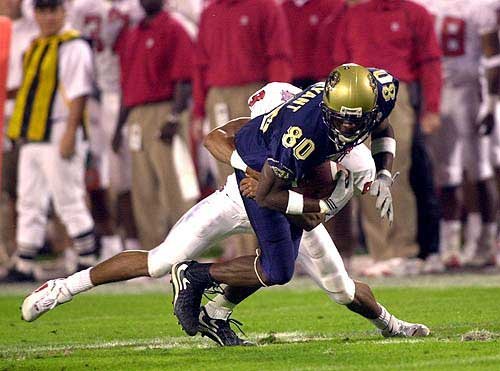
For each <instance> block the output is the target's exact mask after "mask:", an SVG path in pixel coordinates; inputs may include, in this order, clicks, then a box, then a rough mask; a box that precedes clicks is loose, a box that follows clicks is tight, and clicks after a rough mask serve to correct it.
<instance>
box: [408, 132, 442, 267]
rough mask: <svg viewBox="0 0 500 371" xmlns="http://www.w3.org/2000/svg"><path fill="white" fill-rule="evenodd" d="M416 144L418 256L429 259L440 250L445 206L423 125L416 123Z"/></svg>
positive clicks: (414, 184)
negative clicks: (440, 197) (440, 231)
mask: <svg viewBox="0 0 500 371" xmlns="http://www.w3.org/2000/svg"><path fill="white" fill-rule="evenodd" d="M415 127H416V129H415V135H414V136H413V145H412V165H411V169H410V184H411V186H412V188H413V192H414V193H415V197H416V199H417V224H418V228H417V241H418V244H419V245H420V250H419V253H418V257H419V258H421V259H425V258H427V257H428V256H429V255H430V254H435V253H437V252H438V251H439V220H440V218H441V207H440V203H439V198H438V197H437V194H436V188H435V186H434V172H433V168H432V163H431V160H430V157H429V153H428V152H427V148H426V144H425V136H424V135H423V133H422V131H421V130H420V125H418V124H417V125H415Z"/></svg>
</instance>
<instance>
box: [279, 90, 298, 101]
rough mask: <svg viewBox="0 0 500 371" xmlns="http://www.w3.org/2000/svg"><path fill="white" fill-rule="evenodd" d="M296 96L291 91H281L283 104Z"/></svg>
mask: <svg viewBox="0 0 500 371" xmlns="http://www.w3.org/2000/svg"><path fill="white" fill-rule="evenodd" d="M294 96H295V94H293V93H292V92H291V91H288V90H282V91H281V101H282V102H287V101H289V100H290V99H292V98H293V97H294Z"/></svg>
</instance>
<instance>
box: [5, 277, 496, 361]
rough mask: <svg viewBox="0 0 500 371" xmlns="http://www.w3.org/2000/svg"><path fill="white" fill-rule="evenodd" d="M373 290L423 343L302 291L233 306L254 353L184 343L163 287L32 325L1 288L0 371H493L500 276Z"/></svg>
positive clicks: (78, 307) (87, 301) (197, 341)
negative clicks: (414, 327) (426, 331)
mask: <svg viewBox="0 0 500 371" xmlns="http://www.w3.org/2000/svg"><path fill="white" fill-rule="evenodd" d="M443 282H444V283H443ZM401 284H402V285H403V286H404V287H403V286H399V285H401ZM374 286H375V290H374V291H375V294H376V295H377V297H378V299H379V300H380V301H381V302H382V303H384V304H385V306H386V307H387V308H388V309H390V310H391V311H392V312H393V313H394V314H396V315H397V316H399V317H400V318H404V319H407V320H410V321H419V322H423V323H426V324H427V325H428V326H429V327H430V328H431V331H432V336H430V337H429V338H426V339H384V338H382V337H380V336H379V335H378V334H377V333H376V332H375V330H374V328H373V327H372V326H371V324H370V323H369V322H367V321H366V320H364V319H362V318H360V317H358V316H356V315H354V314H352V313H350V312H349V311H347V310H346V309H345V308H343V307H341V306H339V305H336V304H334V303H332V302H331V301H330V300H329V299H328V298H327V297H326V296H325V295H324V294H323V293H322V292H320V291H318V290H317V289H315V288H314V287H313V286H310V285H309V284H307V283H304V282H302V283H300V282H299V284H295V285H294V286H292V287H290V288H280V289H268V290H267V291H265V290H262V292H260V293H258V294H256V295H255V296H254V297H252V298H250V299H249V300H248V301H247V302H245V303H244V304H242V305H241V306H240V308H239V309H238V310H237V312H236V313H235V317H236V318H237V319H239V320H241V321H242V322H244V323H245V326H244V330H245V331H246V333H247V337H248V338H250V339H251V340H255V341H257V343H258V344H259V345H258V346H256V347H237V348H219V347H217V346H215V344H214V343H212V342H210V341H209V340H206V339H202V338H201V337H192V338H190V337H187V336H184V334H183V332H182V331H181V330H180V327H179V326H178V325H177V322H176V319H175V318H174V316H173V314H172V305H171V303H170V301H171V293H170V291H169V287H168V286H167V284H166V283H165V282H163V283H160V284H158V283H156V284H154V285H149V284H142V285H141V284H138V285H133V284H132V285H131V284H128V285H123V284H122V285H113V286H112V287H111V289H100V290H96V291H95V292H94V293H92V294H84V295H80V296H78V297H76V298H75V299H74V300H73V301H72V302H70V303H69V304H65V305H63V306H61V307H59V308H57V309H55V310H54V311H52V312H50V313H48V314H46V315H45V316H43V317H41V318H40V319H39V320H38V321H36V322H34V323H24V322H22V321H21V320H20V313H19V309H18V307H19V304H20V302H21V301H22V297H23V295H22V294H21V293H24V292H26V291H27V289H28V288H27V287H19V286H9V287H2V289H1V291H0V313H1V316H0V370H19V369H30V370H32V369H35V370H75V369H84V370H106V369H116V370H128V369H134V370H166V369H174V370H209V369H217V370H332V369H335V370H411V369H419V370H422V369H423V370H434V369H436V370H443V369H449V370H462V369H470V370H500V276H482V277H481V276H479V277H477V276H474V277H470V279H467V276H466V277H465V278H463V277H462V278H460V282H458V283H457V282H456V280H455V279H454V278H453V277H448V278H447V279H445V280H444V281H443V280H442V279H441V278H433V277H430V278H422V279H420V278H419V279H418V280H414V279H410V280H407V281H406V282H405V281H402V282H401V281H400V280H393V281H387V282H375V283H374ZM407 286H409V287H407Z"/></svg>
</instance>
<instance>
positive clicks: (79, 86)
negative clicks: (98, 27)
mask: <svg viewBox="0 0 500 371" xmlns="http://www.w3.org/2000/svg"><path fill="white" fill-rule="evenodd" d="M61 48H64V50H60V61H59V66H60V69H59V82H60V84H62V86H63V88H64V92H65V95H66V97H67V98H68V99H69V100H73V99H75V98H78V97H81V96H83V95H88V94H90V93H92V89H93V81H94V65H93V61H92V50H91V49H90V46H89V44H88V43H87V42H86V41H84V40H81V39H77V40H73V41H69V42H67V43H65V44H63V45H62V46H61Z"/></svg>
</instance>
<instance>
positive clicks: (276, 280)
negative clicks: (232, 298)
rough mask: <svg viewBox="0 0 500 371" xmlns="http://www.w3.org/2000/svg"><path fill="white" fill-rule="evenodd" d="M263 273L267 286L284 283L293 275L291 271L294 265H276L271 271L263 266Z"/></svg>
mask: <svg viewBox="0 0 500 371" xmlns="http://www.w3.org/2000/svg"><path fill="white" fill-rule="evenodd" d="M263 270H264V273H265V275H266V282H265V283H266V284H267V285H268V286H273V285H284V284H286V283H288V282H290V280H291V279H292V277H293V271H294V266H293V265H292V266H291V267H288V266H282V267H278V268H277V269H274V270H272V271H269V270H268V269H265V268H264V267H263Z"/></svg>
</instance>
